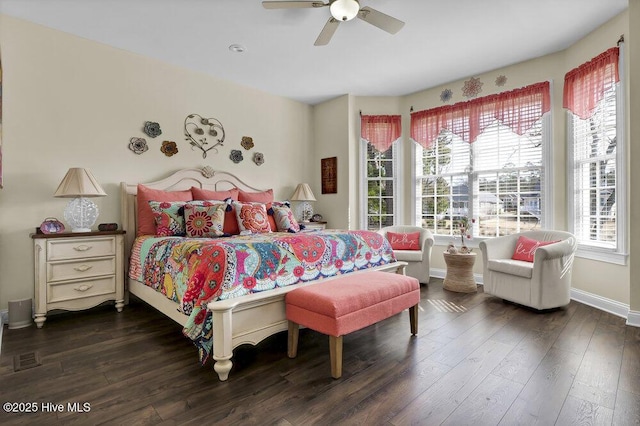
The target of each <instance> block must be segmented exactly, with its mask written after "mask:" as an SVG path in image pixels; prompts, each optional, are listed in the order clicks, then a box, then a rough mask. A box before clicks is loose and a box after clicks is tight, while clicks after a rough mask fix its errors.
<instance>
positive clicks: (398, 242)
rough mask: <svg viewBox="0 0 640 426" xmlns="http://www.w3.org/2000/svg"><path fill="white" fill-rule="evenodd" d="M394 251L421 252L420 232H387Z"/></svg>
mask: <svg viewBox="0 0 640 426" xmlns="http://www.w3.org/2000/svg"><path fill="white" fill-rule="evenodd" d="M387 240H389V243H390V244H391V248H392V249H393V250H420V232H407V233H402V232H387Z"/></svg>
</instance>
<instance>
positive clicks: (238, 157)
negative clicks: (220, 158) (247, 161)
mask: <svg viewBox="0 0 640 426" xmlns="http://www.w3.org/2000/svg"><path fill="white" fill-rule="evenodd" d="M229 158H231V161H233V162H234V163H236V164H238V163H239V162H241V161H242V160H244V158H243V157H242V151H240V150H239V149H232V150H231V155H229Z"/></svg>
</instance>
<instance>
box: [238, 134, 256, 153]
mask: <svg viewBox="0 0 640 426" xmlns="http://www.w3.org/2000/svg"><path fill="white" fill-rule="evenodd" d="M240 145H242V147H243V148H244V149H246V150H247V151H248V150H250V149H251V148H253V147H254V144H253V138H252V137H250V136H243V137H242V141H240Z"/></svg>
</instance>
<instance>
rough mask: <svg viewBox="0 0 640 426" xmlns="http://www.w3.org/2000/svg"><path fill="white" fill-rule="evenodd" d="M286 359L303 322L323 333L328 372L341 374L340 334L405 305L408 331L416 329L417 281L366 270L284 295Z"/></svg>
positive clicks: (295, 346) (294, 349) (295, 345)
mask: <svg viewBox="0 0 640 426" xmlns="http://www.w3.org/2000/svg"><path fill="white" fill-rule="evenodd" d="M285 302H286V313H287V319H288V320H289V342H288V355H289V358H295V357H296V355H297V352H298V331H299V326H300V325H303V326H305V327H307V328H310V329H312V330H315V331H318V332H320V333H323V334H327V335H329V353H330V358H331V376H332V377H333V378H335V379H338V378H340V377H341V376H342V336H344V335H345V334H349V333H351V332H353V331H356V330H360V329H362V328H365V327H367V326H369V325H372V324H375V323H377V322H378V321H381V320H383V319H386V318H389V317H391V316H393V315H395V314H398V313H400V312H402V311H404V310H405V309H409V318H410V324H411V334H413V335H416V334H417V333H418V303H419V302H420V283H419V282H418V280H417V279H415V278H413V277H408V276H406V275H401V274H394V273H391V272H380V271H371V272H366V273H362V274H349V275H344V276H341V277H338V278H335V279H332V280H330V281H327V282H324V283H317V284H314V285H310V286H307V287H302V288H299V289H296V290H293V291H290V292H289V293H287V295H286V297H285Z"/></svg>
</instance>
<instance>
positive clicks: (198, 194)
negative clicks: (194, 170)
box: [191, 186, 240, 235]
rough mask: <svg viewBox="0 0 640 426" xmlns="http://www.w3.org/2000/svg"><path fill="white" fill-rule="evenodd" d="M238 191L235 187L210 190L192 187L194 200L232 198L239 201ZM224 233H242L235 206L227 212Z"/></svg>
mask: <svg viewBox="0 0 640 426" xmlns="http://www.w3.org/2000/svg"><path fill="white" fill-rule="evenodd" d="M238 192H239V191H238V188H233V189H230V190H228V191H210V190H208V189H202V188H196V187H195V186H192V187H191V193H192V194H193V199H194V200H226V199H227V198H231V199H232V200H233V201H238ZM224 233H225V234H229V235H238V234H239V233H240V229H239V228H238V220H237V219H236V212H235V210H234V209H233V208H231V209H230V210H229V211H227V212H226V213H225V216H224Z"/></svg>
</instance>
